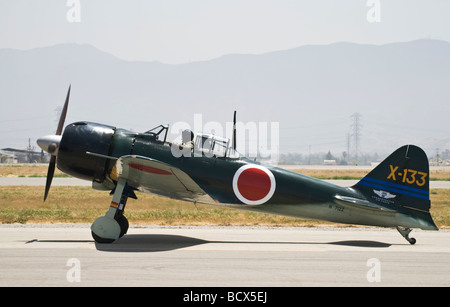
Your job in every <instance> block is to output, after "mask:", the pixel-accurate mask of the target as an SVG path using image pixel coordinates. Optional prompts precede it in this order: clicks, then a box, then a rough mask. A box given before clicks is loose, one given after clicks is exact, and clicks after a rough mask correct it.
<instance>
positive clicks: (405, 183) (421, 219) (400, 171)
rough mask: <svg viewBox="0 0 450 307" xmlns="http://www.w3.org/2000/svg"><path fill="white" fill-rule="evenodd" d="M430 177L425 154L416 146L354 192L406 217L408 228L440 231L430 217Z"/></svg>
mask: <svg viewBox="0 0 450 307" xmlns="http://www.w3.org/2000/svg"><path fill="white" fill-rule="evenodd" d="M429 181H430V175H429V166H428V158H427V156H426V154H425V152H424V151H423V150H422V149H421V148H419V147H417V146H414V145H405V146H403V147H400V148H399V149H397V150H396V151H395V152H394V153H392V154H391V155H390V156H389V157H387V158H386V159H385V160H384V161H383V162H381V163H380V164H379V165H378V166H377V167H376V168H375V169H373V170H372V171H371V172H370V173H369V174H368V175H367V176H365V177H364V178H363V179H361V181H359V182H358V183H357V184H356V185H355V186H353V189H355V190H357V191H359V192H360V193H362V194H363V195H364V197H365V198H366V199H367V200H369V201H371V202H373V203H376V204H378V205H381V206H384V207H387V208H389V209H393V210H396V211H398V212H399V213H403V214H402V216H403V215H406V216H407V217H408V218H407V220H408V221H407V222H405V224H408V225H409V226H408V225H400V224H401V223H400V222H399V226H408V227H412V226H411V225H412V224H416V225H414V226H415V227H419V228H422V229H437V227H436V225H435V223H434V222H433V219H432V218H431V215H430V185H429ZM411 221H413V222H411Z"/></svg>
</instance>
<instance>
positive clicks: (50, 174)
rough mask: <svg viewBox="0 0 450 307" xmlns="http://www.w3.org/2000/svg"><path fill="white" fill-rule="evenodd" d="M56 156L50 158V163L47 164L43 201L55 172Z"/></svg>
mask: <svg viewBox="0 0 450 307" xmlns="http://www.w3.org/2000/svg"><path fill="white" fill-rule="evenodd" d="M55 165H56V156H52V157H51V158H50V163H49V164H48V171H47V181H46V182H45V194H44V201H45V200H46V199H47V196H48V191H50V186H51V185H52V180H53V174H54V173H55Z"/></svg>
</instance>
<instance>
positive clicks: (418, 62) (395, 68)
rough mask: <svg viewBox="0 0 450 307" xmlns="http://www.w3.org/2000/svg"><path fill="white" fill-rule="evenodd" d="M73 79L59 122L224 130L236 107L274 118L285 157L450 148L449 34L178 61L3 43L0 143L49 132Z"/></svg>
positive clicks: (252, 116) (22, 143)
mask: <svg viewBox="0 0 450 307" xmlns="http://www.w3.org/2000/svg"><path fill="white" fill-rule="evenodd" d="M179 52H183V51H182V50H180V51H179ZM69 84H71V86H72V92H71V101H70V106H69V112H68V117H67V120H66V123H70V122H74V121H78V120H88V121H94V122H101V123H105V124H110V125H114V126H118V127H122V128H127V129H132V130H136V131H146V130H149V129H151V128H153V127H155V126H157V125H159V124H173V123H177V122H186V123H187V124H189V125H190V126H191V127H192V128H194V125H195V126H196V128H198V127H199V125H198V124H197V123H194V118H197V119H198V118H199V116H200V118H201V121H202V125H200V129H204V126H205V125H206V123H208V122H218V123H219V124H221V125H222V126H223V127H226V123H227V122H231V120H232V116H233V111H234V110H237V119H238V121H240V122H242V123H256V124H257V125H258V124H259V123H261V122H267V123H269V126H270V123H272V122H276V123H278V125H279V131H278V132H277V133H278V135H277V136H278V143H279V148H280V152H282V153H287V152H300V153H308V152H311V151H312V152H319V151H322V152H328V151H331V152H332V153H333V154H334V155H335V156H339V155H341V153H342V152H344V151H347V150H348V149H350V151H354V150H355V141H358V146H359V151H360V152H378V153H380V154H384V153H390V152H391V151H393V150H395V149H396V148H397V147H399V146H401V145H403V144H406V143H413V144H416V145H418V146H421V147H423V148H424V149H425V151H426V152H427V154H428V155H429V156H432V155H434V154H435V151H436V149H437V148H439V149H440V150H441V151H444V150H445V149H450V133H449V132H450V122H449V118H450V43H449V42H446V41H439V40H428V39H426V40H415V41H410V42H401V43H391V44H385V45H363V44H355V43H348V42H340V43H334V44H329V45H308V46H301V47H298V48H294V49H290V50H282V51H276V52H270V53H265V54H256V55H255V54H231V55H226V56H222V57H219V58H216V59H212V60H208V61H202V62H191V63H185V64H177V65H170V64H164V63H160V62H143V61H126V60H122V59H120V58H117V57H115V56H114V55H112V54H110V53H108V52H105V51H101V50H99V49H97V48H95V47H94V46H92V45H86V44H61V45H55V46H49V47H42V48H36V49H31V50H15V49H0V103H1V106H2V109H3V111H2V112H1V115H0V146H1V147H0V148H4V147H16V148H25V147H26V146H27V145H28V138H31V140H32V141H34V140H36V139H37V138H38V137H39V136H41V135H46V134H52V133H54V130H55V129H56V125H57V124H56V120H57V118H58V115H57V110H58V108H60V107H61V106H62V104H63V103H64V99H65V95H66V92H67V88H68V86H69ZM355 113H358V114H359V122H357V123H355V121H354V117H353V119H352V117H351V116H352V114H355ZM195 114H197V115H195ZM355 126H357V129H356V130H355ZM206 132H210V131H206ZM216 132H217V131H216ZM219 132H221V131H219ZM175 133H176V131H175V132H174V134H173V135H171V137H172V138H174V137H175V136H176V134H175ZM238 133H244V134H245V133H246V132H245V131H238ZM222 134H224V133H222Z"/></svg>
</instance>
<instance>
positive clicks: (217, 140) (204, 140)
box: [194, 134, 239, 158]
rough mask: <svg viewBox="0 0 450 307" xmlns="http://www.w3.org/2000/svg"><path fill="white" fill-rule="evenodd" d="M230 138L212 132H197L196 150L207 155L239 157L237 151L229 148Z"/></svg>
mask: <svg viewBox="0 0 450 307" xmlns="http://www.w3.org/2000/svg"><path fill="white" fill-rule="evenodd" d="M229 145H230V140H229V139H227V138H223V137H219V136H215V135H212V134H197V138H196V139H195V144H194V150H195V151H196V152H197V153H199V152H200V153H202V154H203V155H205V156H207V157H230V153H233V155H232V156H233V158H237V157H239V155H236V152H235V151H234V150H232V149H231V148H229Z"/></svg>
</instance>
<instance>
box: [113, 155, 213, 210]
mask: <svg viewBox="0 0 450 307" xmlns="http://www.w3.org/2000/svg"><path fill="white" fill-rule="evenodd" d="M111 175H112V176H111V177H112V178H113V179H114V177H115V178H116V179H117V178H119V177H122V178H125V179H126V181H127V183H128V185H129V186H131V187H133V188H136V189H138V190H140V191H142V192H146V193H153V194H158V195H162V196H166V197H170V198H174V199H181V200H186V201H193V202H201V203H207V204H215V201H214V200H213V199H212V198H211V197H210V196H209V195H208V194H206V193H205V191H203V190H202V189H201V188H200V186H199V185H198V184H197V183H196V182H195V181H194V180H192V178H191V177H190V176H189V175H188V174H186V173H185V172H183V171H182V170H180V169H179V168H177V167H173V166H171V165H169V164H167V163H164V162H161V161H158V160H154V159H150V158H147V157H142V156H123V157H121V158H119V159H118V160H117V162H116V165H115V167H114V169H113V172H112V174H111Z"/></svg>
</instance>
